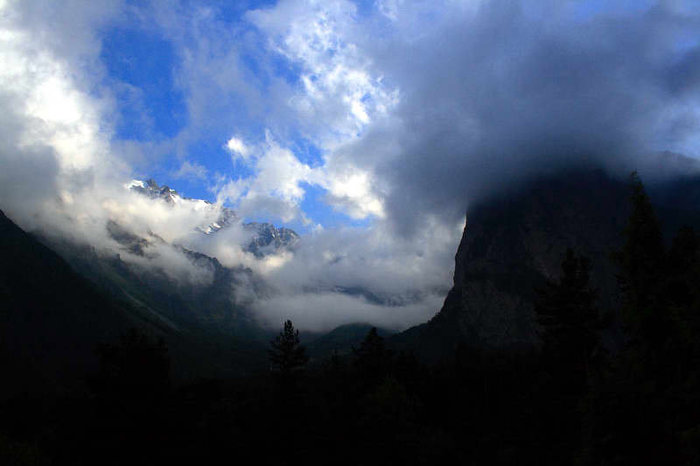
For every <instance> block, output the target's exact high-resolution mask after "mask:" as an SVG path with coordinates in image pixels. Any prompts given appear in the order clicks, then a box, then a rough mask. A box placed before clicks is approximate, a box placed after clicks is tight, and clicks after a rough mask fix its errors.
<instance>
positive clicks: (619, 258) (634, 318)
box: [614, 172, 665, 342]
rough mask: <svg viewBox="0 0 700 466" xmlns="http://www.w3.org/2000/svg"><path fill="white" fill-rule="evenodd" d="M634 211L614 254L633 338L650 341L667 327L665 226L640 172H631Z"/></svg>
mask: <svg viewBox="0 0 700 466" xmlns="http://www.w3.org/2000/svg"><path fill="white" fill-rule="evenodd" d="M630 184H631V188H632V193H631V201H632V212H631V214H630V217H629V219H628V221H627V226H626V227H625V230H624V238H625V242H624V244H623V246H622V249H621V250H620V251H618V252H617V253H616V254H615V255H614V258H615V260H616V262H617V264H618V266H619V268H620V273H619V275H618V281H619V284H620V289H621V291H622V294H623V298H624V309H623V315H624V317H625V319H626V323H627V325H628V327H629V329H628V330H629V332H630V333H631V335H630V336H632V338H633V339H642V340H647V341H649V342H651V341H653V340H656V338H655V335H657V336H658V335H659V333H660V331H661V330H662V329H663V328H664V327H665V325H663V322H664V320H665V319H664V318H663V315H662V313H661V312H660V311H661V309H660V307H661V305H662V303H661V302H660V300H661V299H663V297H664V296H663V293H662V285H663V279H664V269H665V267H664V266H665V252H664V245H663V236H662V233H661V226H660V224H659V221H658V220H657V218H656V215H655V214H654V208H653V207H652V205H651V201H650V199H649V196H648V195H647V193H646V191H645V189H644V185H643V184H642V181H641V180H640V178H639V175H638V174H637V172H634V173H632V175H631V182H630Z"/></svg>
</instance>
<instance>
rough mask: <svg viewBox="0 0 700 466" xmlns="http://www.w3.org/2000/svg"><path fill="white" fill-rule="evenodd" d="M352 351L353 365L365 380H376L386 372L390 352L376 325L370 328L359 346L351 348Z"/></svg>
mask: <svg viewBox="0 0 700 466" xmlns="http://www.w3.org/2000/svg"><path fill="white" fill-rule="evenodd" d="M353 353H354V354H355V361H354V362H355V367H357V369H358V371H359V372H360V376H361V377H362V378H363V379H364V381H365V382H376V381H378V380H379V379H380V378H381V377H383V376H384V375H386V373H387V372H388V370H389V365H390V363H391V352H390V351H389V350H388V349H387V348H386V346H385V344H384V339H383V338H382V337H381V336H379V333H377V328H376V327H372V328H371V329H370V331H369V332H368V333H367V336H365V339H364V340H362V343H360V347H359V348H353Z"/></svg>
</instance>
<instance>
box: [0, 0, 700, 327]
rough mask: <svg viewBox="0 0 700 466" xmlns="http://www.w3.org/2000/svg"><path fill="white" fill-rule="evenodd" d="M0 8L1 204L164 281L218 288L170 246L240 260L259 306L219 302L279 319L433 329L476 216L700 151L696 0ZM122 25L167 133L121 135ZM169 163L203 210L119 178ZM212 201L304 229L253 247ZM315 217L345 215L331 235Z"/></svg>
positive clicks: (136, 92) (142, 108) (135, 97)
mask: <svg viewBox="0 0 700 466" xmlns="http://www.w3.org/2000/svg"><path fill="white" fill-rule="evenodd" d="M0 8H1V12H2V13H1V14H0V61H1V62H2V63H3V67H2V68H1V69H0V105H2V108H3V112H2V113H1V114H0V123H1V125H0V136H2V138H0V161H1V162H2V170H0V208H2V209H3V210H5V211H6V212H7V213H8V215H10V216H11V217H12V218H14V219H15V220H16V221H18V223H20V225H21V226H23V227H24V228H27V229H30V230H42V231H44V232H45V233H48V234H54V235H60V236H66V237H69V238H70V239H71V240H73V241H77V242H81V243H88V244H91V245H93V246H95V247H96V248H97V249H98V250H100V251H103V252H104V253H105V254H112V253H114V252H116V251H119V252H120V254H122V257H124V259H125V260H127V261H131V263H133V264H134V266H138V267H142V268H158V269H159V270H163V271H166V272H167V273H170V274H172V275H173V277H175V278H177V279H178V280H185V281H191V282H193V283H204V282H206V281H207V280H210V279H211V277H210V275H208V272H207V271H206V270H198V269H197V268H196V267H197V266H196V265H193V264H192V263H191V262H190V261H188V260H187V259H186V257H184V256H183V255H182V254H181V252H179V250H178V249H177V248H176V247H173V246H172V245H181V246H184V247H187V248H189V249H192V250H195V251H199V252H202V253H205V254H208V255H211V256H213V257H217V258H218V259H219V260H220V261H221V263H222V264H224V265H226V266H230V267H235V266H244V267H248V268H251V269H252V270H253V271H254V272H255V273H257V274H259V275H260V276H261V277H264V279H265V281H266V283H267V284H268V286H267V288H266V292H265V294H264V295H260V296H258V295H255V294H254V293H252V292H251V290H242V289H232V299H234V300H235V302H236V303H237V305H244V306H246V307H248V308H249V309H252V310H254V311H255V312H256V315H257V316H258V317H259V318H260V320H261V322H263V323H266V324H270V325H273V326H277V325H278V324H279V322H280V321H282V320H284V319H286V318H292V319H293V320H295V322H296V323H298V324H299V325H300V326H301V327H302V328H308V329H313V330H322V329H328V328H331V327H333V326H336V325H340V324H344V323H349V322H355V321H363V322H367V321H368V322H371V323H374V324H376V325H382V326H388V327H391V328H395V329H400V328H405V327H407V326H410V325H412V324H416V323H420V322H422V321H425V320H427V319H428V318H429V317H430V316H431V315H432V314H433V313H435V312H436V311H437V310H438V309H439V307H440V303H441V301H442V299H443V297H444V295H445V293H446V291H447V289H448V288H449V286H450V279H451V273H452V266H453V264H452V260H453V255H454V252H455V250H456V247H457V243H458V241H459V237H460V234H461V228H462V227H463V224H464V213H465V211H466V210H467V209H468V207H469V205H470V203H473V202H478V201H479V200H480V199H483V198H484V197H487V196H490V195H494V194H497V193H498V192H500V191H502V190H504V189H510V188H511V187H513V186H517V184H518V183H521V182H523V181H526V180H527V179H529V178H530V177H532V176H537V175H539V174H542V173H549V172H554V171H557V170H561V169H565V168H570V167H575V166H586V165H597V166H603V167H605V168H607V169H608V170H610V171H611V172H626V171H629V170H631V169H633V168H640V169H642V170H643V171H644V170H646V171H647V173H648V174H649V175H648V176H651V175H652V174H654V173H660V172H661V171H663V172H665V173H673V172H674V170H676V168H674V167H669V166H665V167H659V166H658V164H659V163H666V164H668V163H670V162H669V161H668V160H666V162H660V161H661V160H663V159H660V158H658V157H655V156H653V154H655V153H657V152H659V151H663V150H668V151H673V152H675V153H679V154H685V155H687V156H689V157H692V158H695V157H698V155H700V153H699V151H698V149H699V148H700V136H699V134H700V132H698V126H699V124H700V115H699V110H698V109H700V105H699V104H700V66H699V65H698V63H700V61H699V60H698V58H700V34H698V31H700V11H699V10H700V8H698V7H697V6H696V5H695V4H694V2H690V1H689V2H682V1H677V2H671V1H662V2H658V3H652V2H649V3H648V4H643V3H640V4H636V5H629V4H627V3H626V2H611V3H609V4H606V5H604V6H601V5H596V4H594V2H576V1H554V0H553V1H548V2H527V1H515V0H494V1H476V0H473V1H461V2H460V1H448V0H446V1H444V2H437V3H436V2H420V1H415V2H409V1H395V0H384V1H378V2H375V3H373V4H365V3H355V2H351V1H343V0H334V1H324V2H320V1H311V0H304V1H302V0H280V1H279V2H277V3H276V4H274V5H271V6H264V7H255V6H251V7H249V8H248V9H247V10H241V9H240V8H239V9H237V10H235V11H233V12H227V11H225V9H224V7H222V6H220V5H218V4H213V3H212V4H207V3H204V4H200V3H196V4H192V3H190V2H182V3H179V4H177V5H172V4H168V5H166V4H162V3H160V2H153V3H146V4H144V5H139V6H136V5H133V4H130V3H128V2H120V1H117V0H115V1H110V2H100V4H99V5H98V4H96V3H90V5H86V4H84V3H83V2H62V3H61V4H60V6H58V5H56V4H54V3H52V2H44V1H41V0H32V1H22V2H12V1H6V2H0ZM47 12H48V13H47ZM114 28H121V29H123V30H128V31H136V32H138V33H143V32H144V31H146V32H148V34H151V35H156V36H157V37H159V40H162V41H164V43H167V44H168V45H169V47H171V48H172V50H173V57H174V59H173V60H174V61H173V63H172V64H170V65H169V66H170V69H169V72H170V73H171V74H172V81H173V83H174V84H173V86H174V88H173V90H172V91H173V92H176V93H177V94H178V95H181V96H182V101H183V106H184V112H185V114H186V118H185V119H184V120H183V121H184V123H183V124H182V126H181V127H179V128H177V129H176V131H174V134H170V133H168V134H166V133H158V132H157V131H156V130H154V129H152V128H151V129H149V130H148V131H145V132H144V133H143V134H146V135H147V136H148V137H143V134H142V135H141V136H140V137H130V136H129V135H124V134H121V133H120V131H118V127H119V125H120V124H121V123H123V120H124V118H125V117H124V114H125V113H124V111H125V110H124V108H125V106H128V107H129V111H130V112H136V114H137V118H135V119H134V121H135V122H153V121H156V122H157V120H158V119H157V118H155V117H154V114H153V112H152V110H150V109H149V108H147V107H148V106H147V105H145V102H146V100H145V97H147V96H145V97H144V92H145V91H144V90H143V89H139V88H138V87H137V86H135V85H133V84H131V83H127V82H124V81H120V79H119V78H118V77H114V76H111V75H110V73H109V69H108V68H109V67H108V66H106V64H105V62H104V56H103V55H102V54H101V51H102V50H103V48H104V43H105V31H109V30H111V29H114ZM125 90H128V92H126V91H125ZM125 95H128V96H129V98H128V99H127V98H126V97H125ZM155 116H157V115H155ZM144 124H146V123H144ZM148 125H151V126H153V125H154V124H151V123H148ZM155 126H157V125H155ZM155 126H154V127H155ZM168 164H169V166H172V167H173V168H172V169H171V170H169V171H166V174H167V176H169V177H170V178H171V179H172V180H183V181H186V182H188V183H192V184H193V186H195V185H197V183H199V185H203V186H205V187H206V188H207V189H208V190H209V193H210V197H211V199H212V200H213V201H214V202H213V203H209V204H207V203H203V202H196V201H183V202H180V203H176V204H175V205H170V204H166V203H163V202H161V201H160V200H157V199H150V198H147V197H144V196H140V195H138V194H137V193H134V192H131V191H129V190H128V189H126V188H125V185H128V183H129V181H130V180H131V179H132V178H134V177H136V176H140V175H142V174H145V175H147V176H148V175H150V174H151V173H154V172H159V171H160V172H161V173H162V172H163V170H162V169H160V168H159V167H161V166H164V165H168ZM660 168H663V170H660ZM684 169H686V170H687V169H688V165H685V166H684ZM159 181H161V182H162V180H159ZM311 192H314V193H320V195H317V197H318V199H317V200H316V201H314V202H316V204H313V205H312V204H310V202H311V200H310V193H311ZM224 205H228V206H231V207H233V208H235V209H236V211H237V213H238V215H239V216H240V217H241V219H245V218H261V217H264V218H269V219H271V220H275V221H278V222H283V223H287V222H291V223H294V222H296V224H297V225H301V226H303V228H305V229H306V230H307V233H306V234H305V235H304V237H303V238H302V241H301V242H300V243H299V245H298V246H297V247H296V248H295V250H294V251H286V252H281V253H279V254H277V255H273V256H268V257H266V258H262V259H261V258H256V257H255V256H253V255H252V254H250V253H247V252H246V251H245V250H244V247H243V245H244V244H245V242H246V241H247V240H249V233H246V231H245V230H244V229H243V227H242V224H241V223H240V222H238V223H234V224H233V225H232V226H231V227H230V228H228V229H225V230H222V231H220V232H219V233H217V234H216V235H203V234H201V232H200V231H199V230H198V229H201V228H202V227H203V226H206V225H209V224H211V223H212V222H214V221H216V220H217V218H218V216H219V215H220V214H221V209H222V207H223V206H224ZM310 206H311V207H310ZM321 207H323V208H325V209H327V210H329V211H331V212H335V213H337V214H338V215H342V216H344V217H342V218H345V219H346V222H345V225H338V224H335V225H333V226H331V227H329V226H327V225H323V222H322V221H319V220H318V219H317V218H316V215H317V214H316V211H317V210H318V209H320V208H321ZM109 222H117V223H118V224H119V225H122V226H123V227H124V228H127V229H128V230H129V231H130V232H132V233H134V234H136V235H139V236H142V237H144V238H150V239H151V243H150V246H149V248H150V249H149V254H147V255H146V256H145V257H137V256H130V255H129V254H126V253H124V251H123V248H121V247H120V245H119V244H117V243H116V242H115V241H114V239H113V238H112V237H111V236H110V235H109V232H108V228H107V225H108V224H109ZM159 239H162V240H163V241H164V242H163V241H160V240H159Z"/></svg>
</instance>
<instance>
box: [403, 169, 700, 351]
mask: <svg viewBox="0 0 700 466" xmlns="http://www.w3.org/2000/svg"><path fill="white" fill-rule="evenodd" d="M699 188H700V180H698V179H697V178H690V177H689V178H685V179H681V180H679V179H676V180H674V181H673V182H665V183H657V184H656V185H654V186H653V189H651V190H650V192H652V194H653V197H652V201H654V202H655V208H656V212H657V215H658V216H659V217H660V218H661V220H662V222H663V224H664V226H665V227H666V232H665V234H666V238H667V239H670V238H671V237H672V235H673V234H674V233H675V230H676V229H677V228H678V227H679V226H681V225H682V224H684V223H687V224H691V225H700V205H698V204H694V205H693V204H692V203H689V202H680V201H679V199H684V200H687V199H692V198H693V196H697V193H698V192H700V191H698V189H699ZM629 193H630V191H629V187H628V185H627V182H626V181H624V180H619V179H615V178H612V177H609V176H607V175H606V174H605V173H603V172H602V171H580V172H570V173H566V174H560V175H557V176H552V177H542V178H539V179H536V180H533V181H532V182H530V183H528V184H527V185H525V186H523V187H520V188H519V189H513V190H511V191H510V192H507V193H505V194H502V195H500V196H498V197H494V198H491V199H487V200H485V201H483V202H481V203H479V204H477V205H474V206H473V207H472V208H470V209H469V211H468V213H467V224H466V226H465V229H464V233H463V236H462V240H461V242H460V244H459V248H458V250H457V254H456V256H455V272H454V285H453V288H452V289H451V290H450V292H449V293H448V295H447V297H446V299H445V302H444V305H443V307H442V309H441V310H440V311H439V312H438V313H437V314H436V315H435V317H433V318H432V319H431V320H430V321H429V322H427V323H426V324H423V325H419V326H417V327H414V328H412V329H409V330H407V331H406V332H404V333H402V334H400V335H398V336H396V337H394V342H395V343H396V344H398V345H409V346H412V347H414V348H415V349H416V351H417V352H418V353H420V354H422V355H423V356H424V357H426V358H428V359H439V358H441V357H444V356H446V355H449V354H452V352H453V350H454V348H455V347H456V346H457V345H459V344H466V345H468V346H472V347H478V348H484V349H509V348H510V349H517V348H533V347H536V346H537V345H538V344H539V336H538V330H539V329H538V325H537V323H536V320H535V315H534V307H533V302H534V298H535V295H536V292H535V290H536V289H537V288H538V287H540V286H541V285H543V284H544V283H545V281H546V280H551V279H554V278H556V277H558V275H559V273H560V266H561V261H562V258H563V256H564V253H565V251H566V249H567V248H569V247H571V248H573V249H574V250H575V251H576V252H577V253H580V254H583V255H585V256H587V257H588V258H589V259H590V260H591V281H592V285H593V287H594V288H595V289H596V290H597V293H598V303H597V304H598V306H599V308H600V309H601V311H602V312H604V313H606V312H610V311H613V310H614V309H616V307H617V303H618V299H619V298H618V293H617V281H616V268H615V266H614V265H613V263H612V261H611V259H610V256H611V253H612V252H613V251H615V250H616V249H617V248H618V247H619V246H620V245H621V242H622V231H623V229H624V226H625V224H626V221H627V217H628V215H629V212H630V206H629V202H628V198H629ZM695 198H696V197H695ZM606 338H607V340H608V343H609V344H612V345H615V341H616V338H619V335H616V334H615V331H613V332H612V334H610V335H606Z"/></svg>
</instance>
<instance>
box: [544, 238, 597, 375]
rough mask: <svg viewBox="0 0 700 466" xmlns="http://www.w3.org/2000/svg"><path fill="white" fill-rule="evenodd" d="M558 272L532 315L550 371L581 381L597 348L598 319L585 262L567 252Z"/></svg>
mask: <svg viewBox="0 0 700 466" xmlns="http://www.w3.org/2000/svg"><path fill="white" fill-rule="evenodd" d="M561 268H562V274H561V277H560V278H559V279H558V280H555V281H549V282H547V283H546V285H545V286H544V287H543V288H542V289H541V290H539V293H538V298H537V300H536V302H535V312H536V313H537V318H538V322H539V323H540V325H541V326H542V329H543V330H542V340H543V354H544V357H545V361H547V363H548V365H549V369H550V370H554V371H557V372H562V371H565V372H567V373H569V374H570V375H572V376H576V378H578V379H580V378H581V377H585V375H586V372H587V370H588V368H589V366H590V362H591V358H592V357H593V355H594V353H595V352H596V350H597V348H598V339H599V338H598V331H599V328H600V319H599V316H598V310H597V308H596V307H595V292H594V291H593V290H592V289H591V287H590V284H589V261H588V259H586V258H585V257H582V256H578V255H576V254H575V253H574V251H573V250H572V249H567V251H566V255H565V257H564V260H563V262H562V265H561ZM572 382H573V381H572ZM578 382H581V380H578Z"/></svg>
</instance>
